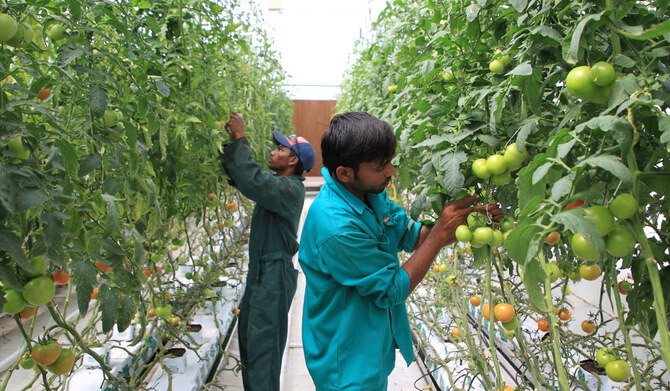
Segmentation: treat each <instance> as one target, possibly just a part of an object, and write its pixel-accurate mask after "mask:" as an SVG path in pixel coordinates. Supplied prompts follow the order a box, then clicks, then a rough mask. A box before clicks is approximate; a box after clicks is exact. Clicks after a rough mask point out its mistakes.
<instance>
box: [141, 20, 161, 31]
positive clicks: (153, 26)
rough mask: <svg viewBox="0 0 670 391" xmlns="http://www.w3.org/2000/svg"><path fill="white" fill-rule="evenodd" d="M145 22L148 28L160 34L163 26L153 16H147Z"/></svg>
mask: <svg viewBox="0 0 670 391" xmlns="http://www.w3.org/2000/svg"><path fill="white" fill-rule="evenodd" d="M144 22H145V23H146V24H147V26H149V28H150V29H151V31H152V32H153V33H154V34H160V32H161V26H160V25H159V24H158V21H157V20H156V18H154V17H152V16H147V17H146V18H144Z"/></svg>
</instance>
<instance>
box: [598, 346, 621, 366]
mask: <svg viewBox="0 0 670 391" xmlns="http://www.w3.org/2000/svg"><path fill="white" fill-rule="evenodd" d="M616 359H617V356H616V352H615V351H614V350H612V349H610V348H600V349H598V351H597V352H596V361H598V364H600V365H601V366H603V367H604V366H606V365H607V364H608V363H609V362H612V361H614V360H616Z"/></svg>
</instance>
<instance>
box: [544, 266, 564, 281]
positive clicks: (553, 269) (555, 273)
mask: <svg viewBox="0 0 670 391" xmlns="http://www.w3.org/2000/svg"><path fill="white" fill-rule="evenodd" d="M547 267H548V268H549V281H551V282H556V281H557V280H558V277H560V276H561V269H560V268H559V267H558V265H557V264H556V262H550V263H548V264H547Z"/></svg>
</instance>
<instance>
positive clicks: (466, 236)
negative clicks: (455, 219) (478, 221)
mask: <svg viewBox="0 0 670 391" xmlns="http://www.w3.org/2000/svg"><path fill="white" fill-rule="evenodd" d="M455 235H456V239H457V240H458V241H459V242H463V243H466V242H469V241H470V240H472V231H470V228H468V226H467V225H459V226H458V227H456V232H455Z"/></svg>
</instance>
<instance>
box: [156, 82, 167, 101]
mask: <svg viewBox="0 0 670 391" xmlns="http://www.w3.org/2000/svg"><path fill="white" fill-rule="evenodd" d="M156 87H157V88H158V92H160V94H161V95H163V96H165V97H168V96H170V86H168V85H167V84H165V83H163V82H162V81H160V80H156Z"/></svg>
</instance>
